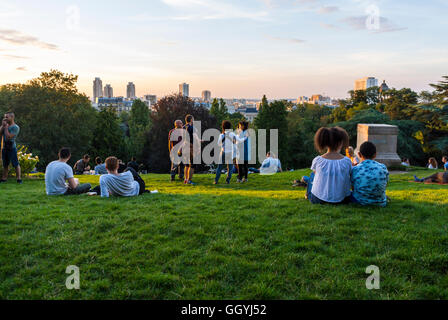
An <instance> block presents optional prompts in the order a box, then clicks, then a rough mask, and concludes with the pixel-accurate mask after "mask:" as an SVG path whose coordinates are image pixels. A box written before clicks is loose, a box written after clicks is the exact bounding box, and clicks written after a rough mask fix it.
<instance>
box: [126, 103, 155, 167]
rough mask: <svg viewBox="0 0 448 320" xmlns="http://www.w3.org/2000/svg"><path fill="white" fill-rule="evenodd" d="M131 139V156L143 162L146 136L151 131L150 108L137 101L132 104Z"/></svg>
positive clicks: (129, 139) (129, 141) (129, 144)
mask: <svg viewBox="0 0 448 320" xmlns="http://www.w3.org/2000/svg"><path fill="white" fill-rule="evenodd" d="M128 124H129V138H128V139H127V141H128V148H129V152H130V154H131V156H133V157H136V158H137V161H143V146H144V144H145V136H146V134H147V132H148V131H149V129H150V124H151V122H150V111H149V108H148V106H147V105H146V104H145V103H144V102H142V101H141V100H140V99H137V100H135V101H134V103H133V104H132V109H131V113H130V116H129V122H128Z"/></svg>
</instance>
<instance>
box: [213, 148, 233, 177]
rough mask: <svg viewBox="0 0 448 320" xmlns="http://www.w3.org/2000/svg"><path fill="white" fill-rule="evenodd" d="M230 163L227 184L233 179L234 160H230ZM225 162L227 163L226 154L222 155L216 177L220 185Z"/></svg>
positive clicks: (228, 164)
mask: <svg viewBox="0 0 448 320" xmlns="http://www.w3.org/2000/svg"><path fill="white" fill-rule="evenodd" d="M228 161H229V162H230V163H227V179H226V182H227V183H229V182H230V180H231V179H232V172H233V161H232V159H229V160H228ZM225 162H226V156H225V153H221V161H220V163H219V164H218V168H217V169H216V177H215V182H216V183H218V181H219V178H220V177H221V171H222V168H223V167H224V164H225Z"/></svg>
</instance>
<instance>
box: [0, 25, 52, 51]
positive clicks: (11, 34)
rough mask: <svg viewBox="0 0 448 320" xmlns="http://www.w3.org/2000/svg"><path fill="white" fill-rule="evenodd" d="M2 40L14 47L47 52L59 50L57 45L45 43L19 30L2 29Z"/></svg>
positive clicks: (0, 35) (0, 37) (0, 32)
mask: <svg viewBox="0 0 448 320" xmlns="http://www.w3.org/2000/svg"><path fill="white" fill-rule="evenodd" d="M0 40H3V41H5V42H8V43H11V44H14V45H30V46H35V47H39V48H42V49H47V50H59V47H58V46H57V45H54V44H51V43H47V42H43V41H41V40H39V39H38V38H36V37H34V36H30V35H26V34H24V33H22V32H20V31H17V30H8V29H0Z"/></svg>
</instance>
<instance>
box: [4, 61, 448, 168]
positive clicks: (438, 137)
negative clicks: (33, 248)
mask: <svg viewBox="0 0 448 320" xmlns="http://www.w3.org/2000/svg"><path fill="white" fill-rule="evenodd" d="M77 79H78V77H77V76H75V75H72V74H64V73H62V72H60V71H57V70H51V71H50V72H44V73H42V74H41V75H40V77H38V78H36V79H33V80H31V81H28V82H27V83H25V84H7V85H3V86H1V87H0V112H1V113H2V114H3V113H4V112H6V111H13V112H15V113H16V117H17V122H18V124H19V125H20V127H21V132H20V134H19V137H18V139H17V140H18V143H19V144H23V145H26V146H27V147H28V150H29V151H31V152H32V153H33V154H35V155H38V156H39V158H40V159H41V161H40V163H39V169H41V170H42V169H43V168H44V167H45V166H46V164H48V163H49V162H50V161H52V160H54V159H55V158H56V157H57V152H58V150H59V148H61V147H62V146H66V147H70V148H71V150H72V154H73V159H72V161H73V162H75V161H76V160H77V159H79V158H81V157H82V155H83V154H86V153H87V154H90V155H91V157H96V156H99V157H102V158H103V159H104V158H105V157H107V156H110V155H115V156H117V157H118V158H120V159H122V160H123V161H125V162H126V161H128V160H130V158H131V157H136V158H137V161H138V162H140V163H142V164H143V166H144V167H145V168H146V169H147V170H149V171H151V172H168V171H169V168H170V164H169V154H168V132H169V131H170V130H171V129H172V128H173V124H174V121H175V120H177V119H180V120H184V118H185V115H187V114H191V115H193V116H194V117H195V119H196V120H200V121H201V129H202V131H204V130H207V129H209V128H217V129H219V128H220V124H221V122H222V121H223V120H230V121H231V123H232V125H233V127H234V128H236V126H237V124H238V122H239V121H241V120H244V116H243V115H242V114H241V113H232V114H230V113H229V112H228V109H227V106H226V104H225V102H224V100H223V99H214V100H213V102H212V105H211V109H210V110H208V109H207V108H205V107H202V106H196V105H195V103H194V101H192V100H191V99H190V98H188V97H184V96H182V95H178V94H172V95H169V96H166V97H163V98H161V99H160V100H159V101H158V102H157V103H156V105H155V106H154V108H153V109H154V110H153V111H151V110H149V108H148V107H147V106H146V104H145V103H143V102H142V101H140V100H135V101H134V103H133V105H132V108H131V111H130V112H129V113H128V112H123V113H121V114H120V115H117V114H116V112H115V110H113V109H112V108H105V109H103V110H101V111H97V110H95V109H94V108H93V107H92V105H91V103H90V101H89V99H88V97H87V96H86V95H85V94H82V93H80V92H79V91H78V90H77V88H76V82H77ZM431 86H432V87H433V88H434V91H433V92H427V91H424V92H421V93H420V94H417V93H416V92H414V91H412V90H411V89H409V88H403V89H399V90H397V89H390V90H388V91H386V92H381V90H380V89H379V88H378V87H374V88H369V89H367V90H359V91H349V98H347V99H344V100H340V101H339V106H338V107H337V108H334V109H332V108H329V107H321V106H318V105H314V104H303V105H295V104H293V103H291V102H289V101H283V100H281V101H280V100H279V101H273V102H268V100H267V98H266V96H264V97H263V99H262V101H261V104H260V107H259V113H258V116H257V117H256V119H255V121H254V122H253V123H252V124H251V127H252V128H253V129H255V130H257V129H259V128H260V129H267V130H269V129H278V130H279V157H280V158H281V161H282V164H283V166H284V167H285V168H294V169H297V168H305V167H309V165H310V163H311V161H312V159H313V158H314V157H315V156H316V151H315V150H314V145H313V137H314V133H315V132H316V131H317V129H319V128H320V127H321V126H336V125H338V126H341V127H343V128H345V129H346V130H347V131H348V133H349V135H350V141H351V142H352V144H355V143H356V134H357V124H358V123H387V124H394V125H397V126H398V127H399V128H400V134H399V137H398V153H399V155H400V156H402V157H406V158H409V159H411V161H412V162H413V163H414V164H416V165H425V163H426V159H427V158H428V157H430V156H433V157H436V158H440V157H441V156H442V155H443V154H447V153H448V134H447V133H448V76H445V77H443V80H442V81H439V82H438V83H437V84H432V85H431ZM268 138H269V135H268ZM269 143H270V142H269V140H268V149H269ZM203 169H205V168H203Z"/></svg>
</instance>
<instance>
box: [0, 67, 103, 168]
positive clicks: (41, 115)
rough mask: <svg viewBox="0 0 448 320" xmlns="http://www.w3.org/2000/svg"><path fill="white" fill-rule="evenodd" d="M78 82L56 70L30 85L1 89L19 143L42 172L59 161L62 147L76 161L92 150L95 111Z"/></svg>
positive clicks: (75, 77) (8, 86) (4, 107)
mask: <svg viewBox="0 0 448 320" xmlns="http://www.w3.org/2000/svg"><path fill="white" fill-rule="evenodd" d="M76 79H77V76H75V75H70V74H63V73H61V72H59V71H55V70H52V71H50V72H48V73H45V72H44V73H42V74H41V76H40V77H38V78H36V79H33V80H31V81H29V82H28V83H26V84H9V85H5V86H3V87H1V89H0V93H1V94H0V97H2V98H0V103H1V104H3V107H0V108H1V109H8V110H11V111H13V112H14V113H15V114H16V121H17V123H18V124H19V126H20V129H21V130H20V134H19V135H18V138H17V142H18V143H19V144H24V145H26V146H27V147H28V150H29V151H30V152H32V153H33V154H35V155H38V156H39V159H40V161H39V165H38V167H39V168H40V169H42V168H44V167H45V166H46V164H48V163H49V162H50V161H52V160H54V159H56V158H57V153H58V150H59V149H60V148H61V147H69V148H70V149H71V151H72V158H73V159H77V158H80V157H81V156H82V154H84V153H86V152H87V151H88V150H90V146H91V137H92V133H93V129H94V128H95V121H96V117H95V110H94V109H93V108H92V105H91V103H90V101H89V99H88V98H87V97H86V96H85V95H84V94H81V93H79V92H78V91H77V89H76ZM72 161H76V160H72Z"/></svg>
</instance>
